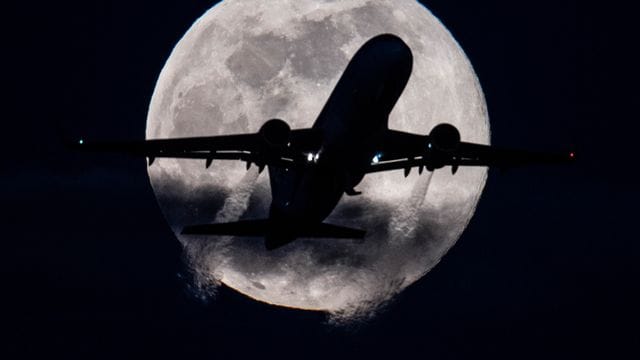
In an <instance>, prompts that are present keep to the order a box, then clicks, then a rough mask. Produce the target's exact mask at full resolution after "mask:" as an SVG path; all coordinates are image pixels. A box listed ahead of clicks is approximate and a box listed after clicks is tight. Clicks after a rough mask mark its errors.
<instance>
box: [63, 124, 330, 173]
mask: <svg viewBox="0 0 640 360" xmlns="http://www.w3.org/2000/svg"><path fill="white" fill-rule="evenodd" d="M319 146H320V138H319V136H318V134H317V133H316V132H315V131H314V130H313V129H297V130H291V129H289V126H288V125H287V124H286V123H285V122H284V121H282V120H277V119H274V120H270V121H268V122H266V123H265V124H264V125H263V126H262V127H261V128H260V130H259V131H258V132H257V133H253V134H239V135H220V136H204V137H189V138H173V139H151V140H142V141H119V142H88V141H84V140H79V141H78V142H76V143H75V144H74V147H75V148H77V149H80V150H84V151H99V152H120V153H126V154H131V155H137V156H144V157H147V158H148V159H149V164H150V165H151V164H152V163H153V161H154V160H155V159H156V158H161V157H168V158H182V159H204V160H205V161H206V166H207V167H209V166H210V165H211V162H212V161H213V160H217V159H220V160H241V161H245V162H247V167H248V166H250V165H251V164H252V163H254V164H256V165H258V166H259V167H261V168H263V167H264V166H266V165H271V166H279V167H290V166H293V165H295V164H297V163H300V162H304V161H305V156H306V155H305V154H307V153H309V152H312V151H315V150H317V148H318V147H319Z"/></svg>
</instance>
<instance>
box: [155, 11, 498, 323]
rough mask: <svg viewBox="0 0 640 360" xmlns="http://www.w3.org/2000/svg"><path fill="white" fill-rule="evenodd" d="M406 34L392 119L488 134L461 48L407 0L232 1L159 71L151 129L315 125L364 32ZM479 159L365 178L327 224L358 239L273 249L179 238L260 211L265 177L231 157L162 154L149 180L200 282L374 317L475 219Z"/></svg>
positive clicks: (416, 128)
mask: <svg viewBox="0 0 640 360" xmlns="http://www.w3.org/2000/svg"><path fill="white" fill-rule="evenodd" d="M382 33H392V34H395V35H397V36H399V37H400V38H402V39H403V40H404V41H405V42H406V43H407V44H408V45H409V47H410V48H411V50H412V51H413V55H414V66H413V73H412V75H411V78H410V80H409V83H408V85H407V88H406V89H405V91H404V93H403V94H402V96H401V97H400V99H399V101H398V103H397V104H396V106H395V108H394V110H393V112H392V113H391V115H390V119H389V126H390V128H392V129H397V130H402V131H408V132H414V133H420V134H427V133H428V132H429V131H430V130H431V129H432V128H433V126H435V125H436V124H438V123H441V122H449V123H452V124H454V125H455V126H456V127H458V129H460V132H461V135H462V140H463V141H473V142H478V143H485V144H488V143H489V137H490V130H489V120H488V115H487V110H486V104H485V100H484V96H483V93H482V90H481V88H480V84H479V82H478V79H477V77H476V75H475V73H474V71H473V68H472V66H471V64H470V62H469V60H468V59H467V57H466V55H465V54H464V52H463V51H462V49H461V48H460V46H459V45H458V43H457V42H456V41H455V39H454V38H453V37H452V35H451V34H450V33H449V31H448V30H447V29H446V28H445V27H444V26H443V25H442V23H440V21H439V20H438V19H437V18H436V17H435V16H433V15H432V14H431V13H430V12H429V11H428V10H427V9H426V8H425V7H423V6H422V5H420V4H419V3H418V2H416V1H413V0H376V1H365V0H342V1H330V0H324V1H318V0H280V1H240V0H227V1H224V2H222V3H219V4H218V5H216V6H214V7H213V8H211V9H210V10H209V11H207V12H206V13H205V14H204V15H203V16H202V17H201V18H200V19H198V20H197V21H196V22H195V23H194V24H193V25H192V27H191V28H190V29H189V30H188V31H187V33H186V34H185V35H184V37H183V38H182V39H181V40H180V41H179V42H178V44H177V45H176V46H175V48H174V49H173V51H172V53H171V55H170V57H169V59H168V60H167V62H166V64H165V66H164V68H163V69H162V72H161V74H160V76H159V78H158V82H157V84H156V88H155V91H154V93H153V97H152V100H151V104H150V108H149V114H148V119H147V131H146V135H147V138H170V137H187V136H211V135H224V134H233V133H249V132H255V131H257V130H258V129H259V127H260V126H261V125H262V124H263V123H264V121H266V120H267V119H271V118H281V119H284V120H285V121H287V122H288V123H289V124H290V125H291V127H292V128H304V127H310V126H311V125H312V124H313V122H314V121H315V119H316V116H317V115H318V114H319V112H320V110H321V108H322V106H323V105H324V103H325V101H326V100H327V98H328V97H329V94H330V92H331V90H332V89H333V87H334V86H335V84H336V83H337V81H338V78H339V77H340V75H341V74H342V72H343V70H344V69H345V68H346V66H347V63H348V62H349V60H350V59H351V57H352V56H353V55H354V54H355V52H356V51H357V50H358V48H359V47H360V46H362V45H363V44H364V43H365V42H366V41H367V40H368V39H370V38H372V37H373V36H376V35H378V34H382ZM486 175H487V170H486V169H485V168H461V169H460V170H459V171H458V172H457V173H456V175H452V174H451V171H450V168H449V167H446V168H443V169H441V170H436V171H435V172H434V173H430V172H425V173H423V174H422V175H421V176H419V175H418V174H417V171H415V169H414V171H413V172H412V173H411V174H410V175H409V176H408V177H407V178H405V177H404V174H403V171H401V170H399V171H390V172H385V173H378V174H370V175H367V176H366V177H365V178H364V180H363V181H362V183H361V184H360V185H359V186H358V187H357V190H359V191H362V193H363V194H362V195H360V196H355V197H346V196H345V197H343V198H342V200H341V201H340V203H339V204H338V206H337V207H336V209H335V210H334V211H333V213H332V214H331V215H330V216H329V218H328V219H327V222H329V223H334V224H339V225H344V226H349V227H355V228H362V229H366V230H367V236H366V237H365V239H364V240H363V241H362V240H361V241H356V240H343V239H341V240H338V239H299V240H297V241H295V242H293V243H291V244H289V245H287V246H285V247H283V248H280V249H277V250H275V251H271V252H267V251H265V249H264V244H263V239H258V238H241V237H229V236H218V237H214V236H209V237H204V236H201V237H198V236H184V235H181V234H180V230H181V229H182V227H183V226H185V225H191V224H201V223H210V222H228V221H237V220H239V219H250V218H265V217H266V216H267V214H268V208H269V204H270V201H271V195H270V190H269V179H268V174H267V172H266V171H265V172H264V173H262V174H261V175H259V174H258V173H257V170H256V169H255V167H253V168H251V169H250V170H249V171H247V170H246V169H245V164H244V163H241V162H237V161H222V160H221V161H214V163H213V165H212V166H211V168H209V169H205V164H204V161H201V160H182V159H158V160H157V161H156V162H155V163H154V165H153V166H151V167H149V177H150V180H151V184H152V186H153V189H154V191H155V193H156V196H157V199H158V203H159V205H160V207H161V209H162V210H163V212H164V214H165V217H166V219H167V221H168V223H169V224H170V225H171V227H172V229H173V230H174V232H175V234H176V236H177V238H178V239H179V240H180V242H181V243H182V245H183V246H184V252H185V258H186V259H187V262H188V264H189V266H190V267H191V268H192V270H193V273H194V274H195V282H196V284H197V285H198V286H200V287H201V288H205V289H206V288H211V287H215V286H217V285H219V284H224V285H226V286H229V287H231V288H233V289H235V290H237V291H239V292H241V293H243V294H245V295H247V296H250V297H252V298H254V299H257V300H259V301H264V302H267V303H271V304H275V305H280V306H287V307H294V308H302V309H312V310H322V311H326V312H328V313H330V314H332V315H333V316H335V317H336V318H345V319H352V318H356V317H359V316H368V315H371V314H372V313H374V312H375V310H376V309H378V308H379V307H380V306H381V305H382V304H384V303H386V302H387V301H388V300H390V299H391V298H392V297H393V296H394V295H395V294H397V293H398V292H400V291H401V290H402V289H404V288H406V287H407V286H408V285H410V284H411V283H413V282H415V281H416V280H418V279H420V278H421V277H422V276H423V275H425V274H426V273H427V272H428V271H429V270H430V269H431V268H433V266H435V265H436V264H437V263H438V262H439V261H440V259H441V258H442V256H443V255H444V254H445V253H446V252H447V250H448V249H449V248H451V246H453V245H454V244H455V242H456V241H457V239H458V238H459V237H460V235H461V233H462V232H463V230H464V229H465V227H466V225H467V224H468V222H469V220H470V219H471V217H472V216H473V213H474V211H475V208H476V205H477V202H478V200H479V197H480V194H481V192H482V189H483V188H484V184H485V181H486Z"/></svg>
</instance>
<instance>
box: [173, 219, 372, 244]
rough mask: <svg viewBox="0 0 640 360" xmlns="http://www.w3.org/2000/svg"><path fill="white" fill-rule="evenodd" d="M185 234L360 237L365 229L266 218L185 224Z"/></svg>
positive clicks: (183, 231)
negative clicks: (291, 224)
mask: <svg viewBox="0 0 640 360" xmlns="http://www.w3.org/2000/svg"><path fill="white" fill-rule="evenodd" d="M182 233H183V234H185V235H233V236H273V235H277V234H286V235H288V236H292V237H294V238H296V237H312V238H340V239H361V238H363V237H364V235H365V233H366V231H364V230H360V229H352V228H348V227H344V226H338V225H332V224H325V223H320V224H316V225H308V226H300V227H291V228H287V226H286V225H284V224H280V223H278V224H275V223H273V222H272V221H269V220H267V219H261V220H242V221H237V222H231V223H221V224H203V225H192V226H186V227H185V228H184V229H182Z"/></svg>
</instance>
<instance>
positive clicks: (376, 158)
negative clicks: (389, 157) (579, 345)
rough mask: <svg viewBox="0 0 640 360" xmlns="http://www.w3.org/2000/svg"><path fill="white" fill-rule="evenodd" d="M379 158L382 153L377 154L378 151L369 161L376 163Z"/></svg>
mask: <svg viewBox="0 0 640 360" xmlns="http://www.w3.org/2000/svg"><path fill="white" fill-rule="evenodd" d="M380 158H382V154H379V153H378V154H375V155H374V156H373V159H371V162H372V163H374V164H377V163H379V162H380Z"/></svg>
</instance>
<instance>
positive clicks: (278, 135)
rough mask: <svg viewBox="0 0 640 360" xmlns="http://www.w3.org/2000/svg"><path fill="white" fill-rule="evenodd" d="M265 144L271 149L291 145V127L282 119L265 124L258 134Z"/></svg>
mask: <svg viewBox="0 0 640 360" xmlns="http://www.w3.org/2000/svg"><path fill="white" fill-rule="evenodd" d="M258 133H259V134H260V135H261V136H262V139H263V140H264V142H265V144H266V145H267V146H268V147H271V148H282V147H285V146H287V143H289V136H290V134H291V127H289V124H287V123H286V122H284V121H283V120H280V119H271V120H268V121H267V122H265V123H264V124H263V125H262V127H260V131H259V132H258Z"/></svg>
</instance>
